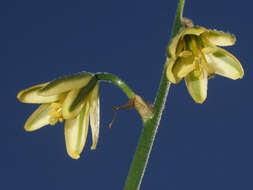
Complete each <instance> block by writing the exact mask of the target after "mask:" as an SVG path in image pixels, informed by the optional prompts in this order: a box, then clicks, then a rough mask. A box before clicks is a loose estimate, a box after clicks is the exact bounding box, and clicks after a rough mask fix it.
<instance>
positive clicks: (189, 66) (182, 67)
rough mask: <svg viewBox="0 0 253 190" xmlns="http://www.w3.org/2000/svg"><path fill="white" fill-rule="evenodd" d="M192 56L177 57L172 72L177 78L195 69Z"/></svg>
mask: <svg viewBox="0 0 253 190" xmlns="http://www.w3.org/2000/svg"><path fill="white" fill-rule="evenodd" d="M193 60H194V57H193V56H190V57H186V58H179V59H178V61H177V62H176V64H175V65H174V67H173V69H172V72H173V73H174V75H175V76H176V77H177V78H180V79H181V78H183V77H185V76H186V75H188V74H189V73H190V72H192V71H193V70H194V69H195V64H194V62H193Z"/></svg>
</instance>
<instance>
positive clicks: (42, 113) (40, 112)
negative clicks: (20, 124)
mask: <svg viewBox="0 0 253 190" xmlns="http://www.w3.org/2000/svg"><path fill="white" fill-rule="evenodd" d="M50 109H51V108H50V104H42V105H41V106H39V107H38V108H37V109H36V110H35V111H34V112H33V114H32V115H31V116H30V117H29V118H28V119H27V121H26V123H25V130H26V131H35V130H37V129H40V128H41V127H44V126H46V125H48V124H49V121H50V115H49V114H48V112H49V111H50Z"/></svg>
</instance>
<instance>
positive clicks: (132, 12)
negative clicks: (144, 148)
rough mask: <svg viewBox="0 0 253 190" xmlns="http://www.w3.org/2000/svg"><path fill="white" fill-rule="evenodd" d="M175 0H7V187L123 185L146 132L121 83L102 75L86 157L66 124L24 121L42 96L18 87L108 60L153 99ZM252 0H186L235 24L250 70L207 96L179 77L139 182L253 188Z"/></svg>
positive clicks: (208, 189) (1, 16) (218, 22)
mask: <svg viewBox="0 0 253 190" xmlns="http://www.w3.org/2000/svg"><path fill="white" fill-rule="evenodd" d="M176 7H177V0H156V1H154V0H153V1H152V0H107V1H103V0H100V1H99V0H96V1H91V0H82V1H77V0H71V1H70V0H69V1H66V0H61V1H60V0H58V1H56V0H44V1H34V0H22V1H21V0H19V1H18V0H16V1H14V0H2V1H0V24H1V27H0V63H1V75H0V77H1V78H0V79H1V133H0V150H1V156H0V188H1V189H4V190H12V189H27V190H32V189H38V190H40V189H49V190H50V189H55V190H58V189H59V190H67V189H86V190H97V189H113V190H114V189H115V190H119V189H123V186H124V182H125V179H126V176H127V173H128V169H129V166H130V163H131V160H132V157H133V154H134V152H135V147H136V145H137V142H138V139H139V136H140V134H141V129H142V126H141V121H140V118H139V116H138V115H137V114H136V112H135V110H121V111H119V113H118V117H117V120H116V122H115V123H114V125H113V127H112V129H107V128H106V127H107V125H108V123H109V122H110V121H111V119H112V117H113V112H112V111H111V108H112V107H113V106H115V105H122V104H124V103H126V102H127V98H126V96H125V95H124V94H123V93H122V92H121V91H120V90H119V89H118V88H117V87H115V86H112V85H110V84H105V83H103V84H102V85H101V90H100V94H101V133H100V139H99V144H98V147H97V150H95V151H91V150H90V146H91V134H90V133H89V137H88V141H87V144H86V148H85V150H84V152H83V154H82V155H81V158H80V159H79V160H72V159H71V158H70V157H69V156H68V155H67V153H66V150H65V142H64V134H63V131H64V130H63V124H59V125H57V126H54V127H51V126H49V127H45V128H43V129H41V130H39V131H36V132H33V133H27V132H25V131H24V129H23V125H24V123H25V120H26V118H27V117H28V116H29V114H31V113H32V112H33V110H34V109H35V108H36V106H35V105H27V104H21V103H20V102H18V100H17V99H16V94H17V92H18V91H20V90H21V89H24V88H26V87H29V86H31V85H34V84H37V83H41V82H46V81H48V80H52V79H54V78H56V77H59V76H62V75H67V74H72V73H76V72H79V71H82V70H86V71H90V72H99V71H106V72H111V73H114V74H117V75H118V76H120V77H121V78H122V79H124V80H125V81H126V82H127V83H128V84H129V85H130V86H131V87H132V88H133V89H134V90H135V91H136V92H137V93H138V94H140V95H142V96H143V97H144V98H145V100H148V101H151V102H152V101H153V99H154V97H155V94H156V90H157V88H158V84H159V80H160V76H161V71H162V68H163V64H164V61H165V49H166V46H167V44H168V42H169V36H170V31H171V28H172V25H173V20H174V14H175V11H176ZM251 7H252V2H251V1H249V0H246V1H230V0H223V1H221V0H212V1H203V0H191V1H190V0H188V1H187V2H186V6H185V11H184V15H185V16H187V17H189V18H192V19H193V20H194V22H195V23H196V24H197V25H202V26H205V27H207V28H211V29H214V28H215V29H219V30H224V31H226V32H227V31H230V32H232V33H234V34H235V35H236V36H237V39H238V40H237V43H236V45H235V46H233V47H228V48H227V49H228V50H229V51H230V52H231V53H233V54H234V55H235V56H236V57H237V58H238V59H239V60H240V61H241V63H242V65H243V67H244V69H245V77H244V78H243V79H242V80H237V81H232V80H229V79H226V78H222V77H219V76H217V77H216V78H215V79H212V80H210V81H209V86H208V88H209V90H208V98H207V100H206V102H205V103H204V104H203V105H199V104H196V103H194V102H193V100H192V99H191V98H190V96H189V94H188V92H187V90H186V87H185V84H184V83H183V82H182V83H180V84H179V85H176V86H172V87H171V89H170V93H169V95H168V101H167V104H166V108H165V111H164V115H163V118H162V120H161V125H160V128H159V130H158V134H157V137H156V140H155V144H154V147H153V150H152V154H151V157H150V162H149V164H148V167H147V171H146V174H145V176H144V180H143V184H142V186H141V189H143V190H154V189H159V190H160V189H169V190H203V189H204V190H213V189H216V190H224V189H244V190H248V189H253V183H252V177H253V172H252V171H253V164H252V160H253V150H252V145H253V138H252V133H253V128H252V105H253V104H252V103H253V101H252V97H253V94H252V81H253V76H252V74H251V73H252V72H251V71H252V69H253V66H252V60H253V54H252V34H253V28H252V8H251Z"/></svg>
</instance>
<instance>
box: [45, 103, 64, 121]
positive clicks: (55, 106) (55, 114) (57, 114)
mask: <svg viewBox="0 0 253 190" xmlns="http://www.w3.org/2000/svg"><path fill="white" fill-rule="evenodd" d="M50 106H51V110H50V111H49V112H48V114H49V115H50V116H51V117H50V120H49V123H50V125H55V124H56V123H57V122H58V121H59V122H63V120H64V118H63V116H62V106H61V104H60V103H57V102H53V103H51V105H50Z"/></svg>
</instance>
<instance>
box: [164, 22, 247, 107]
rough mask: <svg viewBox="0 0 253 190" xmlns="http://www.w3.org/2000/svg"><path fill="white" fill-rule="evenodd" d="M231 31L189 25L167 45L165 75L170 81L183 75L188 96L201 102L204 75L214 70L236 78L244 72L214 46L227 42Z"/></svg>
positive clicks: (230, 40)
mask: <svg viewBox="0 0 253 190" xmlns="http://www.w3.org/2000/svg"><path fill="white" fill-rule="evenodd" d="M235 41H236V38H235V36H234V35H232V34H228V33H224V32H221V31H216V30H208V29H206V28H204V27H189V28H186V29H184V30H182V31H181V32H179V34H178V35H176V36H175V37H174V38H173V39H172V41H171V43H170V45H169V47H168V58H167V64H168V67H167V71H166V75H167V78H168V80H169V81H170V82H172V83H178V82H180V80H181V79H182V78H184V79H185V82H186V86H187V88H188V91H189V93H190V95H191V96H192V98H193V99H194V100H195V102H197V103H203V102H204V101H205V99H206V97H207V83H208V78H210V77H211V76H213V75H214V74H219V75H222V76H224V77H227V78H230V79H233V80H236V79H239V78H242V77H243V75H244V71H243V68H242V66H241V64H240V62H239V61H238V60H237V59H236V58H235V57H234V56H233V55H231V54H230V53H229V52H227V51H226V50H224V49H222V48H220V47H217V46H231V45H233V44H234V43H235Z"/></svg>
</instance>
